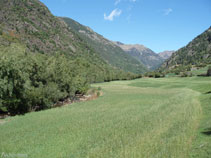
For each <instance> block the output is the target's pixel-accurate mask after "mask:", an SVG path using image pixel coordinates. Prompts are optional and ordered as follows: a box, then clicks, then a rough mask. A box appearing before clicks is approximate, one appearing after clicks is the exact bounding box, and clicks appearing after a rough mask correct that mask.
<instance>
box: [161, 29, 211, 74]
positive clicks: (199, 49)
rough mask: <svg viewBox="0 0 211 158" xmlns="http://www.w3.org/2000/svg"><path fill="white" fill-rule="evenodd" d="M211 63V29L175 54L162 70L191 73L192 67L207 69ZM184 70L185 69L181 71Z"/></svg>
mask: <svg viewBox="0 0 211 158" xmlns="http://www.w3.org/2000/svg"><path fill="white" fill-rule="evenodd" d="M210 63H211V27H210V28H209V29H207V30H206V31H205V32H204V33H202V34H201V35H199V36H198V37H196V38H195V39H194V40H193V41H191V42H190V43H189V44H188V45H187V46H185V47H183V48H181V49H179V50H178V51H177V52H175V53H174V54H173V55H172V56H171V58H170V59H168V60H167V61H166V62H165V63H164V64H163V65H162V66H161V69H162V70H175V69H176V70H175V71H179V72H184V71H190V69H189V68H191V67H192V65H195V66H197V67H206V66H207V65H209V64H210ZM181 68H184V69H181Z"/></svg>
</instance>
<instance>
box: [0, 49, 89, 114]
mask: <svg viewBox="0 0 211 158" xmlns="http://www.w3.org/2000/svg"><path fill="white" fill-rule="evenodd" d="M0 56H1V58H0V111H5V112H9V113H10V114H12V115H15V114H23V113H26V112H28V111H32V110H42V109H46V108H51V107H52V105H53V103H56V102H57V101H59V100H63V99H65V98H67V97H70V98H73V97H74V95H75V94H76V93H85V92H86V91H87V89H88V88H89V83H88V81H87V80H86V78H85V77H83V75H84V76H86V71H82V70H83V67H81V65H78V64H77V65H76V63H75V62H74V61H70V60H69V59H68V58H65V57H64V56H62V55H56V56H47V55H43V54H33V53H30V52H27V53H26V52H25V48H23V47H20V46H17V45H12V46H11V47H9V48H7V49H1V51H0ZM78 62H79V61H78ZM79 71H80V72H79Z"/></svg>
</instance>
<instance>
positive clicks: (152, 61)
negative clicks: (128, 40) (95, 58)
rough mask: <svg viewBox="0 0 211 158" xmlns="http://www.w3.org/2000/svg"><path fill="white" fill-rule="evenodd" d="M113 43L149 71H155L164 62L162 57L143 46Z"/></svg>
mask: <svg viewBox="0 0 211 158" xmlns="http://www.w3.org/2000/svg"><path fill="white" fill-rule="evenodd" d="M114 43H115V44H116V45H117V46H119V47H120V48H122V49H123V50H124V51H125V52H126V53H127V54H128V55H131V56H133V57H134V58H135V59H137V60H139V61H140V62H142V63H143V64H144V65H145V66H146V67H147V68H148V69H150V70H155V69H157V68H158V67H159V66H160V65H161V64H162V63H163V61H164V59H163V58H162V57H160V56H159V55H158V54H156V53H155V52H153V51H152V50H151V49H149V48H147V47H145V46H144V45H140V44H135V45H132V44H123V43H121V42H114Z"/></svg>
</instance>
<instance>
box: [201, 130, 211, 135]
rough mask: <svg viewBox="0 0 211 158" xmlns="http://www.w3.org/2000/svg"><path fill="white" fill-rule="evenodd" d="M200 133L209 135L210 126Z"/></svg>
mask: <svg viewBox="0 0 211 158" xmlns="http://www.w3.org/2000/svg"><path fill="white" fill-rule="evenodd" d="M201 133H202V134H204V135H207V136H211V128H207V129H205V130H204V131H203V132H201Z"/></svg>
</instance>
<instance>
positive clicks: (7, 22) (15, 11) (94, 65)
mask: <svg viewBox="0 0 211 158" xmlns="http://www.w3.org/2000/svg"><path fill="white" fill-rule="evenodd" d="M0 6H1V9H0V21H1V23H0V46H1V48H2V49H4V48H3V47H10V45H12V44H13V43H18V46H20V47H22V46H23V47H26V51H29V52H33V53H39V54H47V55H49V56H51V55H55V54H60V55H65V56H67V58H68V59H70V60H72V61H75V60H78V61H80V62H79V63H80V64H79V65H86V64H88V66H86V67H87V70H86V72H89V76H92V79H91V82H102V81H110V80H115V79H122V78H125V77H126V76H130V75H133V74H130V75H128V73H126V71H128V72H136V73H141V72H144V71H145V70H146V69H145V68H144V67H143V66H142V65H141V64H140V63H139V62H138V61H135V60H134V59H132V58H129V57H128V55H127V54H126V55H123V56H122V57H119V58H118V59H117V58H116V57H115V56H114V57H112V56H110V58H114V59H115V60H117V66H116V67H114V66H113V65H110V64H108V62H107V61H105V60H104V59H103V58H102V57H101V56H100V55H99V52H96V51H95V49H94V48H92V47H91V46H90V45H89V44H88V43H87V42H86V41H85V40H84V39H83V38H81V37H80V36H79V34H78V33H76V31H75V30H74V29H72V28H70V27H69V26H68V25H67V24H66V22H64V20H63V19H62V18H59V17H55V16H54V15H52V14H51V12H50V11H49V9H48V8H47V7H46V6H45V5H44V4H43V3H42V2H40V1H39V0H1V1H0ZM102 46H104V45H102ZM103 49H106V48H103ZM115 53H116V52H115ZM115 53H114V55H115ZM117 54H118V52H117ZM123 59H124V60H123ZM126 62H128V63H129V64H125V67H124V63H126ZM118 64H119V65H118ZM121 64H122V65H121ZM120 76H121V77H120ZM123 76H125V77H123Z"/></svg>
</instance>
